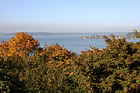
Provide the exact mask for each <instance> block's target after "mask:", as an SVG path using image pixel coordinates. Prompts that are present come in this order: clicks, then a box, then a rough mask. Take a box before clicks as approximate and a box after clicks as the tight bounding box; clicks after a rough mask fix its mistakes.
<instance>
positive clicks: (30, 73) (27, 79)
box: [0, 32, 140, 93]
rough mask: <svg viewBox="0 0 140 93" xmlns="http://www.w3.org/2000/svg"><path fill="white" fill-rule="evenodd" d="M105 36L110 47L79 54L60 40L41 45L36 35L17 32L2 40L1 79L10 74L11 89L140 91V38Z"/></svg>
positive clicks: (121, 92)
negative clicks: (137, 40)
mask: <svg viewBox="0 0 140 93" xmlns="http://www.w3.org/2000/svg"><path fill="white" fill-rule="evenodd" d="M139 35H140V34H139V32H136V36H137V37H139ZM104 38H105V41H106V43H107V44H108V45H107V47H106V48H104V49H102V50H99V49H98V48H92V47H91V49H90V50H86V51H81V54H80V55H76V54H75V53H74V52H72V51H68V50H67V49H66V48H64V46H60V45H58V44H53V45H50V46H46V47H45V48H41V47H40V46H39V42H38V40H35V39H34V38H33V37H32V35H29V34H28V33H24V32H21V33H17V34H15V37H12V38H11V39H10V40H9V41H8V42H5V41H2V42H1V44H0V74H2V77H0V83H1V84H4V82H3V81H2V80H3V77H7V78H6V82H8V83H5V84H7V85H5V86H8V88H7V89H8V91H10V92H15V91H18V92H19V91H20V92H42V93H45V92H49V93H56V92H60V93H61V92H63V93H66V92H73V93H78V92H80V93H81V92H92V93H93V92H95V93H98V92H104V93H106V92H113V93H114V92H119V93H127V92H135V93H136V92H137V93H138V92H140V80H139V78H140V47H139V46H140V42H136V43H133V42H127V41H126V39H125V38H122V39H116V38H115V36H114V35H111V38H108V37H104ZM14 82H16V83H14ZM5 86H3V87H2V88H3V89H6V88H5ZM0 87H1V85H0ZM2 91H3V90H2ZM4 91H5V90H4Z"/></svg>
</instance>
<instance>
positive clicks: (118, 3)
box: [0, 0, 140, 33]
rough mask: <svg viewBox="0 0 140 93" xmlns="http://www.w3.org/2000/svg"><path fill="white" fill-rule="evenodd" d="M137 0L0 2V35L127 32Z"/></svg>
mask: <svg viewBox="0 0 140 93" xmlns="http://www.w3.org/2000/svg"><path fill="white" fill-rule="evenodd" d="M139 4H140V1H139V0H1V1H0V11H1V12H0V32H4V33H9V32H57V33H59V32H61V33H64V32H65V33H71V32H74V33H92V32H131V31H133V30H134V29H139V24H140V18H139V16H140V12H139V10H140V6H139Z"/></svg>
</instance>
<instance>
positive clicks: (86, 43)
mask: <svg viewBox="0 0 140 93" xmlns="http://www.w3.org/2000/svg"><path fill="white" fill-rule="evenodd" d="M96 34H97V35H101V34H106V35H109V34H110V33H78V34H76V33H67V34H66V33H59V34H56V33H54V34H41V35H37V34H33V37H34V38H35V39H38V40H39V42H40V46H41V47H45V45H51V44H54V43H57V44H59V45H61V46H62V45H64V47H65V48H67V49H68V50H72V51H73V52H77V54H80V51H84V50H87V49H90V47H96V48H99V49H102V48H105V47H106V46H107V44H106V43H105V40H104V39H90V40H89V39H79V38H78V37H79V36H85V35H96ZM115 34H124V33H115ZM11 37H13V34H4V33H1V34H0V41H1V40H4V41H8V40H9V39H10V38H11ZM127 41H129V42H137V41H139V40H127Z"/></svg>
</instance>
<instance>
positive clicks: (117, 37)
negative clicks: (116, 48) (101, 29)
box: [79, 32, 138, 39]
mask: <svg viewBox="0 0 140 93" xmlns="http://www.w3.org/2000/svg"><path fill="white" fill-rule="evenodd" d="M104 36H107V37H109V38H111V37H110V36H109V35H90V36H80V37H79V39H104V38H103V37H104ZM115 38H116V39H121V38H126V39H138V38H137V37H136V36H135V33H134V32H130V33H127V34H125V35H115Z"/></svg>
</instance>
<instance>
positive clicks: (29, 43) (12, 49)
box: [0, 32, 39, 59]
mask: <svg viewBox="0 0 140 93" xmlns="http://www.w3.org/2000/svg"><path fill="white" fill-rule="evenodd" d="M14 36H15V37H12V38H11V39H10V40H8V42H4V41H2V44H1V45H0V55H1V56H3V57H5V59H7V58H8V57H11V56H21V57H25V55H29V53H32V52H33V50H36V49H37V47H38V46H39V43H38V40H35V39H34V38H33V37H32V35H29V34H28V33H24V32H20V33H17V34H15V35H14Z"/></svg>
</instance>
